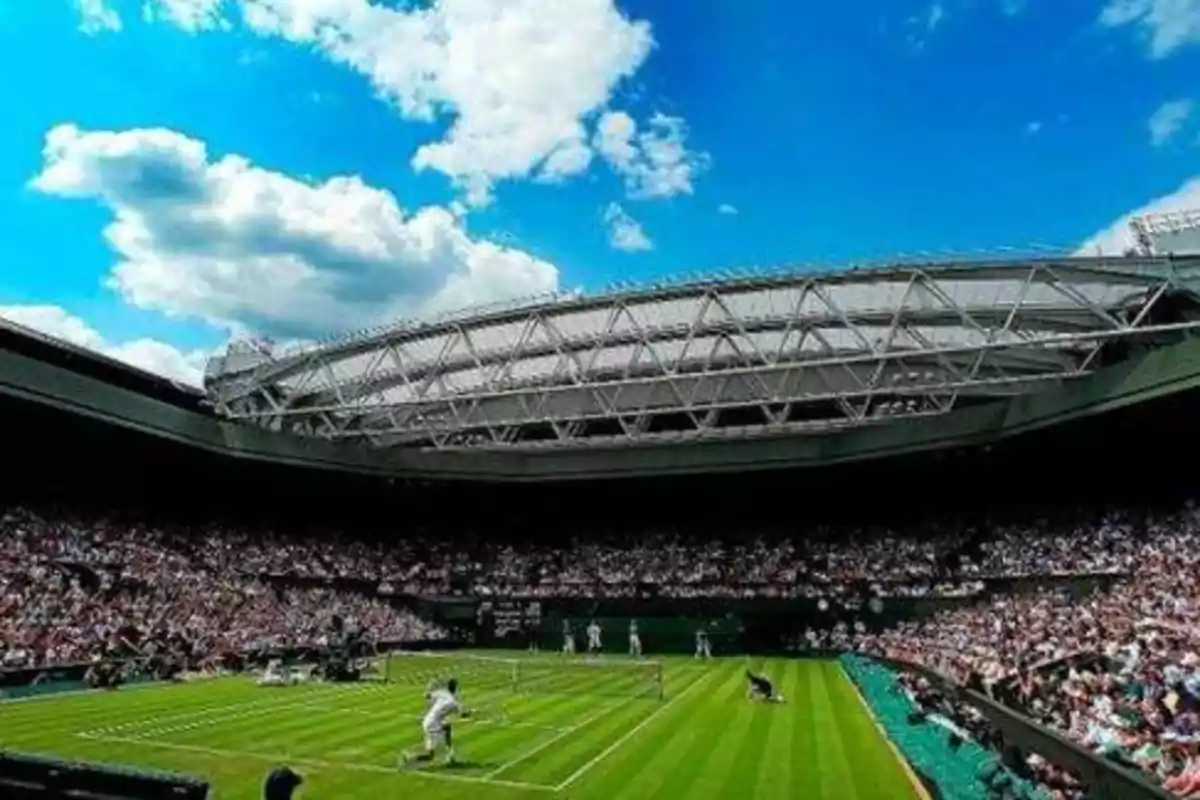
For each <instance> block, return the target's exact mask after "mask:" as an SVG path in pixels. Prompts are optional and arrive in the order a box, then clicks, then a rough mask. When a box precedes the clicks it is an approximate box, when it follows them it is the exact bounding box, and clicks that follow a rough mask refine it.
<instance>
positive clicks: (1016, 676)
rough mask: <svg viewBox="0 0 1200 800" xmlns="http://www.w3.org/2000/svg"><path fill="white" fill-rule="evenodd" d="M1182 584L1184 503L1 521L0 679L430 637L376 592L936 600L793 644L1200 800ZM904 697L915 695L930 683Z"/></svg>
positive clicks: (431, 631)
mask: <svg viewBox="0 0 1200 800" xmlns="http://www.w3.org/2000/svg"><path fill="white" fill-rule="evenodd" d="M1198 574H1200V511H1198V510H1197V509H1196V508H1194V507H1193V506H1191V505H1189V506H1187V507H1184V508H1180V509H1176V510H1175V511H1173V512H1171V513H1161V512H1159V513H1150V512H1146V511H1139V512H1134V511H1131V510H1125V511H1123V512H1114V511H1107V512H1104V513H1102V514H1098V515H1089V514H1070V515H1060V516H1059V517H1056V518H1045V519H1040V520H1034V521H1025V522H1022V523H1019V524H1012V523H998V522H997V523H975V524H971V525H961V526H960V525H949V524H946V523H944V522H943V523H942V524H940V525H924V526H921V527H916V528H910V529H895V530H880V529H852V530H848V529H837V528H819V529H815V530H802V531H801V530H795V529H793V530H776V531H756V532H755V536H753V537H746V536H738V535H733V534H730V535H728V536H727V537H724V538H720V537H716V536H713V535H711V534H707V535H704V536H698V535H696V534H695V533H692V534H690V535H689V534H687V533H684V532H676V531H656V532H645V531H628V532H622V533H620V534H612V533H608V532H593V533H589V534H582V533H581V534H577V535H576V536H574V537H569V538H564V539H563V540H553V539H547V538H545V537H544V536H543V537H540V538H536V537H529V538H527V539H526V540H524V541H513V540H512V539H511V537H509V538H507V539H505V537H500V536H495V537H489V536H487V535H485V534H474V535H472V534H469V533H462V532H458V533H456V534H454V535H446V534H445V533H444V532H435V531H421V530H413V531H406V532H405V535H404V536H397V537H391V538H383V537H378V536H376V537H374V538H371V537H363V536H362V532H361V531H360V532H358V535H357V536H356V537H350V536H346V535H341V534H339V533H338V532H336V531H301V532H287V533H284V532H279V531H276V532H272V531H269V530H264V529H262V528H261V527H254V528H243V527H236V526H230V525H225V524H216V523H213V524H207V525H201V526H195V525H181V524H178V523H176V524H162V523H151V522H146V521H138V520H119V519H103V518H100V517H97V516H94V515H92V516H82V517H77V516H73V515H71V514H68V513H62V512H48V511H42V512H34V511H31V510H27V509H20V508H9V509H7V510H3V511H0V666H3V667H26V666H40V665H45V664H55V663H69V662H79V661H87V660H94V659H96V658H97V657H99V656H103V655H105V654H108V653H111V652H113V651H115V650H122V649H124V650H126V651H128V650H134V651H136V652H141V653H146V652H150V653H153V652H155V651H161V650H169V651H171V652H181V653H183V654H185V655H186V656H187V657H188V658H189V659H191V660H193V661H203V660H204V659H209V658H214V657H217V656H219V655H220V654H222V653H228V652H244V651H253V650H263V649H270V648H278V647H288V646H319V645H321V644H323V643H324V638H323V637H324V636H325V635H326V633H327V631H328V630H329V626H330V622H331V620H332V619H333V618H335V617H337V618H343V619H345V620H348V621H350V623H351V624H353V625H358V626H361V627H362V628H363V629H366V630H369V631H370V632H371V633H372V634H373V635H374V636H375V637H376V638H378V639H381V640H393V641H395V640H423V639H430V638H434V637H438V636H441V635H444V632H443V631H441V630H440V629H439V628H437V626H435V625H433V624H431V623H430V622H428V621H426V620H423V619H421V618H420V617H418V616H417V615H416V614H414V613H412V612H411V611H408V610H406V608H405V607H403V606H402V605H401V604H399V603H397V602H396V599H395V597H394V596H395V595H420V596H436V597H446V596H469V597H479V598H486V597H490V596H502V597H527V598H539V597H541V598H548V597H574V598H581V597H582V598H599V597H637V596H655V597H667V598H690V597H716V598H743V597H779V598H794V597H811V598H826V597H828V598H837V597H839V596H845V597H850V598H855V599H856V600H857V601H861V600H862V599H863V598H866V597H869V596H875V597H896V596H902V597H954V598H957V599H958V602H956V603H954V604H952V605H953V607H951V608H947V609H946V610H943V611H941V612H939V613H937V614H935V615H933V616H931V617H928V618H925V619H922V620H919V621H907V622H902V623H899V624H897V625H894V626H892V627H890V628H887V629H884V630H875V629H873V627H872V626H867V625H863V624H862V622H861V621H860V622H858V623H857V624H854V623H851V624H845V623H842V624H840V625H839V626H837V627H835V628H833V629H831V630H828V631H809V632H808V637H807V638H808V645H809V646H812V647H834V648H844V649H856V650H859V651H862V652H865V653H869V654H878V655H887V656H890V657H892V658H897V659H900V660H904V661H908V662H912V663H917V664H923V665H925V666H927V667H930V668H932V669H934V670H935V671H937V672H940V673H941V674H943V675H945V676H948V677H949V678H951V679H952V680H955V681H958V682H960V683H964V684H970V685H977V686H980V687H983V688H985V689H987V690H988V691H992V692H994V693H996V694H997V696H1002V697H1004V699H1005V700H1006V701H1007V702H1011V703H1013V704H1015V705H1018V706H1020V707H1021V708H1023V709H1024V710H1025V711H1027V712H1028V713H1029V714H1030V715H1032V716H1034V717H1035V718H1036V719H1038V720H1040V721H1042V722H1044V723H1046V724H1048V725H1052V726H1055V727H1057V728H1059V729H1061V730H1062V731H1064V732H1066V733H1068V734H1070V735H1071V736H1073V737H1074V738H1076V739H1077V740H1078V741H1079V742H1081V743H1083V744H1084V745H1086V746H1088V747H1091V748H1093V749H1094V750H1095V751H1096V752H1097V753H1101V754H1103V755H1106V756H1108V757H1111V758H1114V759H1117V760H1120V761H1123V762H1125V763H1127V764H1129V765H1133V766H1136V767H1138V768H1141V769H1143V770H1145V771H1146V772H1147V773H1148V774H1151V775H1154V776H1156V777H1157V778H1159V779H1160V780H1161V781H1162V782H1163V783H1164V785H1166V786H1167V787H1168V788H1170V789H1172V790H1174V791H1176V792H1177V793H1179V794H1181V795H1184V796H1187V795H1189V794H1196V795H1197V796H1200V655H1198V649H1197V643H1198V641H1200V589H1197V585H1196V581H1195V576H1196V575H1198ZM1053 576H1058V577H1061V576H1091V578H1093V579H1095V580H1094V581H1093V584H1089V585H1098V586H1100V587H1102V588H1098V589H1094V590H1091V591H1090V593H1085V594H1082V595H1080V594H1079V593H1078V592H1077V591H1075V592H1073V591H1068V590H1066V589H1064V588H1063V587H1062V585H1061V584H1056V585H1054V586H1051V587H1050V588H1046V587H1045V586H1043V587H1042V588H1040V589H1034V590H1032V591H1030V590H1028V589H1029V587H1028V585H1026V586H1021V587H1020V588H1021V589H1022V590H1021V591H1011V590H1012V589H1014V588H1017V587H1016V586H1015V584H1017V583H1024V584H1032V585H1036V584H1037V583H1038V580H1036V579H1044V578H1049V577H1053ZM1097 576H1100V577H1099V578H1097ZM1031 578H1032V579H1035V580H1033V581H1030V580H1028V579H1031ZM1014 579H1016V580H1014ZM997 581H999V582H1001V583H1004V584H1005V585H1004V586H1000V585H999V584H997V583H996V582H997ZM1043 583H1045V581H1043ZM1076 588H1077V587H1076ZM1001 589H1003V591H1000V590H1001ZM1065 664H1069V665H1070V666H1064V665H1065ZM910 688H911V690H912V691H913V692H914V696H923V697H924V698H925V699H926V700H929V698H930V694H929V689H928V687H922V686H919V685H914V686H912V687H910ZM960 721H961V719H960ZM1043 777H1045V778H1047V779H1048V780H1057V779H1058V777H1061V776H1055V775H1053V774H1050V775H1048V776H1043ZM1063 796H1070V794H1069V793H1067V791H1066V789H1064V790H1063Z"/></svg>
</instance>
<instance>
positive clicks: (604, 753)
mask: <svg viewBox="0 0 1200 800" xmlns="http://www.w3.org/2000/svg"><path fill="white" fill-rule="evenodd" d="M715 674H716V673H714V672H710V673H708V674H707V675H705V676H703V677H701V678H697V679H696V680H694V681H692V682H691V683H690V684H688V685H687V686H685V687H684V689H683V691H682V692H680V693H679V694H677V695H675V696H674V697H672V698H671V699H670V700H668V701H667V702H665V703H663V704H662V705H661V706H659V707H658V708H657V709H655V710H654V713H653V714H651V715H650V716H648V717H646V718H645V719H644V720H642V721H641V722H639V723H638V724H637V725H634V726H633V727H632V728H630V729H629V730H628V731H627V732H626V733H625V735H624V736H622V737H621V738H620V739H617V740H616V741H615V742H613V743H612V744H610V745H609V746H608V747H606V748H604V749H603V750H601V751H600V754H599V755H598V756H596V757H595V758H593V759H592V760H591V761H589V762H587V763H586V764H584V765H583V766H582V767H580V768H579V769H577V770H575V771H574V772H572V773H571V775H570V777H568V778H567V779H566V780H565V781H563V782H562V783H560V784H559V785H558V786H555V787H554V791H556V792H561V791H562V790H563V789H566V788H567V787H568V786H570V785H571V784H572V783H574V782H575V781H577V780H579V779H580V778H581V777H583V775H584V773H586V772H587V771H588V770H590V769H591V768H592V767H594V766H596V765H597V764H599V763H600V762H601V761H603V760H604V759H606V758H608V757H609V756H610V755H612V754H613V753H614V752H616V750H617V748H618V747H620V746H621V745H623V744H625V743H626V742H628V741H629V740H630V739H632V738H633V737H634V736H636V735H637V734H638V733H639V732H641V731H642V730H643V729H645V727H646V726H647V725H649V724H650V723H651V722H653V721H654V720H655V719H656V718H657V717H658V715H659V714H662V713H663V712H664V711H666V710H667V709H668V708H670V707H671V706H673V705H675V704H676V703H678V702H679V701H680V700H682V699H683V698H684V696H685V695H688V694H691V692H692V690H693V689H695V688H696V687H697V686H699V685H700V684H702V683H705V682H707V681H709V680H710V679H711V678H712V676H713V675H715Z"/></svg>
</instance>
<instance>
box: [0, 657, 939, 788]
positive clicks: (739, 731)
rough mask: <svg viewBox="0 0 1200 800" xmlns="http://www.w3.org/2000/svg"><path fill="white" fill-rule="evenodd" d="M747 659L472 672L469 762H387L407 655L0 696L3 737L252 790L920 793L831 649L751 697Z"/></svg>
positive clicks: (19, 745)
mask: <svg viewBox="0 0 1200 800" xmlns="http://www.w3.org/2000/svg"><path fill="white" fill-rule="evenodd" d="M745 666H746V662H745V661H744V660H742V659H728V660H721V659H718V660H716V661H713V662H710V663H707V664H705V663H696V662H693V661H692V660H690V659H667V660H666V661H665V662H664V665H663V676H664V684H665V691H664V697H663V699H662V700H659V699H656V698H655V699H650V698H646V697H637V696H634V695H626V696H620V695H619V694H603V693H597V692H598V691H601V690H602V689H603V686H602V685H601V684H602V683H603V681H600V680H598V679H596V678H595V677H594V676H595V675H596V673H595V672H590V673H589V672H588V671H586V670H578V669H577V670H575V671H574V672H572V673H570V675H568V676H567V677H566V678H564V679H561V680H557V681H555V683H554V684H553V691H552V692H549V691H548V692H530V693H527V694H520V695H514V694H513V693H511V692H510V691H504V690H502V689H500V688H499V687H500V683H499V682H497V683H495V685H493V686H488V687H487V688H479V687H481V686H484V685H485V684H486V683H487V682H486V681H482V680H481V681H479V682H478V683H477V688H476V689H475V691H474V692H473V690H472V676H471V675H466V676H464V677H463V687H462V696H463V699H464V701H465V702H466V703H467V704H468V705H472V704H474V705H477V706H478V707H480V708H481V709H490V710H491V711H492V712H494V713H486V714H482V715H481V718H480V719H479V720H477V721H475V722H460V723H458V724H457V725H456V726H455V730H454V737H455V744H456V746H457V749H458V751H459V756H460V758H462V759H463V760H464V761H465V762H466V764H465V765H463V766H460V767H456V768H452V769H448V768H445V767H440V766H439V767H432V768H428V769H426V770H422V771H420V772H413V771H405V772H400V771H398V770H397V769H396V768H395V763H396V755H397V753H398V752H399V751H400V750H402V749H406V748H412V747H415V746H417V745H418V744H419V743H420V740H421V735H420V730H419V726H418V722H417V720H418V717H419V715H420V713H421V711H422V709H423V697H422V695H423V691H422V687H420V686H419V685H418V683H419V681H420V679H421V678H422V674H418V673H417V672H415V671H414V670H415V669H416V668H415V667H409V666H406V665H402V666H400V667H396V668H394V669H393V674H395V675H397V676H398V677H399V680H396V681H394V682H393V683H389V684H365V683H364V684H349V685H309V686H299V687H289V688H284V689H262V688H259V687H256V686H254V685H253V684H252V683H251V682H250V681H249V680H246V679H240V678H236V679H235V678H230V679H220V680H214V681H207V682H200V683H192V684H188V685H181V686H154V687H148V688H132V689H126V690H120V691H116V692H110V693H79V694H70V695H54V696H48V697H42V698H38V699H31V700H28V701H9V702H3V703H0V747H2V748H5V749H9V750H15V751H20V752H26V753H38V754H52V755H56V756H60V757H69V758H74V759H79V760H84V761H92V762H106V763H121V764H129V765H137V766H145V767H153V768H157V769H164V770H169V771H174V772H179V773H184V774H192V775H199V776H203V777H205V778H207V779H208V780H210V781H211V782H212V784H213V786H214V788H215V790H216V791H215V797H217V798H254V797H258V796H259V791H260V789H259V787H260V784H261V780H262V776H263V775H264V774H265V773H266V772H267V770H268V769H269V768H270V767H271V766H273V765H277V764H281V763H287V764H289V765H291V766H292V767H293V768H295V769H297V771H299V772H301V774H303V775H304V776H305V785H304V787H303V788H302V790H301V793H300V795H299V797H301V798H339V800H340V799H341V798H371V800H376V798H378V800H384V798H393V797H400V796H407V795H409V794H410V793H411V794H415V793H416V792H418V791H419V793H420V796H421V797H429V798H445V799H446V800H449V799H450V798H471V800H491V799H492V798H531V800H533V799H538V800H546V799H547V798H553V797H560V798H650V797H656V798H670V799H671V800H674V798H688V800H703V799H704V798H730V797H738V798H743V797H744V798H764V799H765V800H771V799H772V798H795V797H803V798H806V800H807V799H808V798H825V799H827V800H855V799H856V798H859V799H860V800H887V799H888V798H897V799H901V798H902V799H903V800H911V799H912V798H914V797H916V793H915V792H914V790H913V788H912V786H911V784H910V782H909V780H908V778H907V776H906V774H905V772H904V769H903V766H902V765H901V764H900V763H899V762H898V761H897V760H896V758H895V756H894V755H893V754H892V751H891V750H890V748H889V747H888V745H887V743H886V741H884V740H883V738H882V737H881V735H880V733H879V732H878V730H877V729H876V727H875V725H874V723H873V722H872V721H871V719H870V718H869V716H868V715H867V714H866V712H865V711H864V709H863V706H862V703H861V701H860V699H859V698H858V696H857V694H856V691H855V689H854V687H853V686H852V685H851V684H850V681H849V680H848V679H847V678H846V676H845V675H844V674H843V672H842V670H841V667H840V666H839V665H838V664H837V663H836V662H832V661H806V660H782V659H781V660H768V661H765V662H756V664H755V666H756V668H759V669H761V670H762V671H764V672H765V673H767V674H768V675H769V676H771V678H772V680H773V681H774V682H775V683H776V685H777V686H778V687H779V689H780V691H781V692H782V693H783V694H784V696H785V697H786V698H787V700H788V702H787V703H786V704H782V705H770V704H761V703H750V702H748V701H747V700H746V696H745V686H744V677H743V670H744V668H745ZM397 669H398V670H399V671H398V672H397V671H396V670H397ZM455 669H456V670H457V671H461V669H460V668H457V667H456V668H455ZM424 674H426V675H427V674H428V673H424ZM612 686H615V684H612V683H611V682H610V688H612ZM498 709H503V713H500V712H498V711H497V710H498Z"/></svg>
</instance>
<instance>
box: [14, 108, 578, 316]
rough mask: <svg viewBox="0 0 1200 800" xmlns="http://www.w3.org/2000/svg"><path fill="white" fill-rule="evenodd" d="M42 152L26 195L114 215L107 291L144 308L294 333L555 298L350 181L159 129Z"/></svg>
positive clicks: (93, 137) (478, 244)
mask: <svg viewBox="0 0 1200 800" xmlns="http://www.w3.org/2000/svg"><path fill="white" fill-rule="evenodd" d="M43 156H44V161H45V163H44V166H43V170H42V172H41V173H40V174H39V175H37V176H36V177H35V178H34V179H33V181H32V186H33V187H34V188H35V189H37V190H40V191H42V192H45V193H47V194H53V195H58V196H62V197H74V198H93V199H96V200H98V201H100V202H101V203H102V204H103V205H105V206H107V207H108V208H109V209H110V210H111V211H112V213H113V216H114V220H113V222H112V223H111V224H110V225H109V226H108V227H107V228H106V229H105V231H104V235H105V237H106V238H107V240H108V242H109V244H110V246H111V247H112V249H113V250H114V251H115V252H116V254H117V255H118V257H119V261H118V263H117V264H116V266H115V267H114V268H113V270H112V272H111V273H110V275H109V277H108V279H107V285H108V286H109V287H110V288H113V289H115V290H116V291H118V292H119V293H120V294H121V295H122V296H123V297H124V298H126V299H127V300H128V301H130V302H132V303H133V304H135V305H137V306H139V307H142V308H147V309H156V310H160V311H164V312H167V313H169V314H174V315H179V316H186V317H195V318H200V319H204V320H207V321H209V322H212V323H215V324H218V325H221V326H223V327H227V328H232V329H238V328H242V327H244V328H248V329H250V330H253V331H258V332H260V333H265V334H268V335H272V336H277V337H282V338H287V337H300V338H303V337H308V336H315V335H321V334H325V333H329V332H333V331H339V330H343V329H346V328H354V327H360V326H364V325H371V324H377V323H381V322H385V321H388V320H391V319H395V318H396V317H398V316H406V315H411V314H426V313H430V312H433V311H439V310H445V309H449V308H456V307H461V306H463V305H474V304H479V303H486V302H492V301H495V300H500V299H506V298H511V297H515V296H525V295H530V294H535V293H539V292H544V291H550V290H554V289H556V288H557V284H558V272H557V270H556V269H555V268H554V267H553V266H552V265H550V264H548V263H546V262H545V261H541V260H539V259H537V258H534V257H533V256H530V255H529V254H527V253H525V252H522V251H520V250H516V249H514V248H510V247H504V246H501V245H499V244H496V243H494V242H490V241H484V240H478V239H472V238H471V237H470V236H469V235H468V233H467V231H466V230H465V229H464V227H463V225H462V222H461V220H460V219H459V218H458V217H456V216H455V214H454V213H453V211H451V210H448V209H445V208H440V207H426V208H422V209H419V210H416V211H412V212H410V211H407V210H405V209H403V208H402V207H401V206H400V204H399V203H398V202H397V200H396V198H395V197H394V196H393V195H392V194H391V193H389V192H387V191H384V190H380V189H376V188H373V187H371V186H368V185H366V184H364V183H363V182H362V180H361V179H359V178H357V177H353V176H351V177H334V178H330V179H328V180H326V181H324V182H320V183H316V182H313V183H309V182H304V181H301V180H298V179H296V178H293V177H290V176H288V175H283V174H280V173H277V172H271V171H269V170H265V169H262V168H259V167H256V166H254V165H253V164H251V163H250V162H249V161H247V160H246V159H244V158H241V157H239V156H236V155H227V156H224V157H222V158H219V159H213V158H210V156H209V153H208V152H207V149H206V147H205V145H204V143H203V142H200V141H197V140H195V139H191V138H188V137H186V136H184V135H183V134H180V133H177V132H175V131H171V130H164V129H137V130H129V131H120V132H110V131H97V132H87V131H81V130H79V129H78V128H76V127H75V126H73V125H62V126H59V127H57V128H54V129H53V130H51V131H50V132H49V133H48V134H47V136H46V143H45V148H44V151H43Z"/></svg>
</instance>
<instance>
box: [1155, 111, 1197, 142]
mask: <svg viewBox="0 0 1200 800" xmlns="http://www.w3.org/2000/svg"><path fill="white" fill-rule="evenodd" d="M1193 106H1194V104H1193V103H1192V101H1191V100H1186V99H1185V100H1171V101H1170V102H1167V103H1163V104H1162V105H1161V106H1159V107H1158V110H1156V111H1155V112H1154V113H1153V114H1151V115H1150V121H1149V122H1148V123H1147V127H1148V128H1149V129H1150V143H1151V144H1152V145H1154V146H1155V147H1162V146H1163V145H1164V144H1166V143H1167V142H1169V141H1171V139H1172V138H1173V137H1174V136H1175V134H1176V133H1178V132H1179V130H1180V129H1181V128H1182V127H1183V126H1184V124H1185V123H1186V122H1187V121H1188V118H1189V117H1190V116H1191V115H1192V110H1193Z"/></svg>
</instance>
